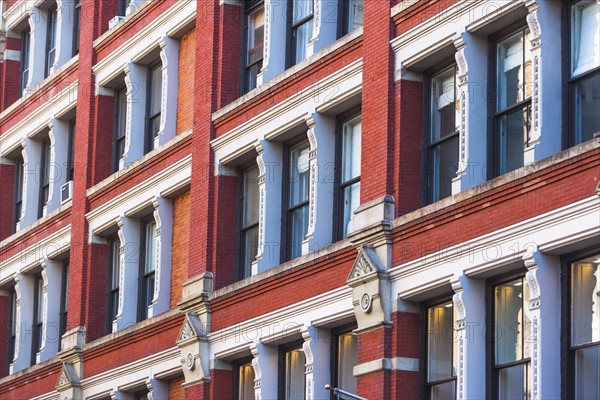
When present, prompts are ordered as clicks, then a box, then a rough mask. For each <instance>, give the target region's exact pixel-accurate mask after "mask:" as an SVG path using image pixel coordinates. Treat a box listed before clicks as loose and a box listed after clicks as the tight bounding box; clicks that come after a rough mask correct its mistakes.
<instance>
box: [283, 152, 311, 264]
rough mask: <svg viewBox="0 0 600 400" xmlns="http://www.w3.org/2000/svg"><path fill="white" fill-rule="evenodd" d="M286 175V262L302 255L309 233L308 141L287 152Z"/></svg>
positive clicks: (284, 256)
mask: <svg viewBox="0 0 600 400" xmlns="http://www.w3.org/2000/svg"><path fill="white" fill-rule="evenodd" d="M286 155H287V162H286V167H287V168H286V171H285V175H284V176H285V181H284V182H287V183H286V186H287V187H286V193H285V194H286V196H285V197H286V201H284V204H287V207H286V208H285V213H286V215H285V221H286V228H285V229H284V237H285V241H284V242H285V244H286V245H285V246H284V247H283V250H284V254H283V257H282V258H283V259H284V260H291V259H293V258H296V257H300V256H301V255H302V241H303V240H304V238H305V237H306V233H307V232H308V191H309V186H308V184H309V163H308V161H309V160H308V156H309V146H308V142H307V141H302V142H300V143H297V144H294V145H292V146H290V147H288V148H287V153H286Z"/></svg>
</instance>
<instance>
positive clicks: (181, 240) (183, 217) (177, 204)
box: [171, 191, 190, 308]
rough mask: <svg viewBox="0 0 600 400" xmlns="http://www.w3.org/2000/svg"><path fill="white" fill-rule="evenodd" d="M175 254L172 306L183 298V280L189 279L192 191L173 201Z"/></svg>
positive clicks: (173, 261)
mask: <svg viewBox="0 0 600 400" xmlns="http://www.w3.org/2000/svg"><path fill="white" fill-rule="evenodd" d="M173 227H174V229H173V254H172V261H171V308H174V307H175V306H176V305H177V303H178V302H179V301H180V300H181V290H182V288H183V282H184V281H185V280H186V279H187V261H188V242H189V229H190V192H189V191H188V192H186V193H184V194H182V195H181V196H179V197H177V198H176V199H175V201H174V203H173Z"/></svg>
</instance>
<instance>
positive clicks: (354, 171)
mask: <svg viewBox="0 0 600 400" xmlns="http://www.w3.org/2000/svg"><path fill="white" fill-rule="evenodd" d="M361 130H362V119H361V117H360V116H359V117H356V118H354V119H352V120H351V121H348V122H346V123H345V124H344V126H343V137H342V182H347V181H349V180H350V179H352V178H356V177H359V176H360V150H361Z"/></svg>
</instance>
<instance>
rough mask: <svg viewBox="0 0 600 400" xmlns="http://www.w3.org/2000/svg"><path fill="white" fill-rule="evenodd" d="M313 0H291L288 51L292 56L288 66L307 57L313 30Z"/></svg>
mask: <svg viewBox="0 0 600 400" xmlns="http://www.w3.org/2000/svg"><path fill="white" fill-rule="evenodd" d="M313 7H314V4H313V0H289V3H288V21H291V24H290V25H289V26H290V28H289V29H290V33H289V42H290V43H291V47H290V49H291V50H290V51H289V52H288V54H289V57H290V58H291V59H290V60H289V62H288V67H291V66H292V65H295V64H297V63H299V62H300V61H302V60H304V59H305V58H306V46H308V43H309V42H310V39H311V38H312V31H313V12H314V11H313Z"/></svg>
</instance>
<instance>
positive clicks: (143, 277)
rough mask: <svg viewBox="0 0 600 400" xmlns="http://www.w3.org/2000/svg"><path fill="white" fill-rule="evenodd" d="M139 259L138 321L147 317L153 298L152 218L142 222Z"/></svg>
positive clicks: (153, 238) (153, 246)
mask: <svg viewBox="0 0 600 400" xmlns="http://www.w3.org/2000/svg"><path fill="white" fill-rule="evenodd" d="M141 245H142V246H141V250H142V253H141V255H140V260H141V261H142V263H141V265H140V278H139V282H140V296H139V299H140V307H139V313H138V321H142V320H144V319H147V318H148V307H149V306H150V304H151V303H152V299H153V298H154V271H155V268H156V264H155V261H156V260H155V252H156V222H155V221H154V220H153V219H150V220H147V221H145V222H143V224H142V240H141Z"/></svg>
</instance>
